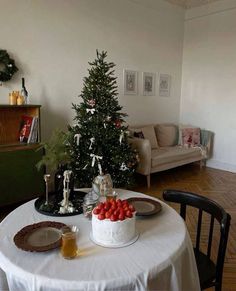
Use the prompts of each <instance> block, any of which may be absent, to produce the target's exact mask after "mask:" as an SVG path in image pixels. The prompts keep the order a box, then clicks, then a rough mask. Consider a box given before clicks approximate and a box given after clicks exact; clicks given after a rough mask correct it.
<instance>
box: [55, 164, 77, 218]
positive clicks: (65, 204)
mask: <svg viewBox="0 0 236 291" xmlns="http://www.w3.org/2000/svg"><path fill="white" fill-rule="evenodd" d="M71 175H72V171H70V170H66V171H65V172H64V174H63V176H64V180H63V186H64V188H63V200H62V201H61V202H60V205H61V207H60V210H59V213H61V214H64V213H72V212H74V211H75V208H74V206H73V204H72V202H71V201H69V197H70V179H71Z"/></svg>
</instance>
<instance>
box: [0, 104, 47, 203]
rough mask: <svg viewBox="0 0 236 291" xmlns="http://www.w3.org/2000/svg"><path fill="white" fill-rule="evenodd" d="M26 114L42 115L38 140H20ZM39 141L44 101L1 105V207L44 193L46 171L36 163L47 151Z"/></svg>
mask: <svg viewBox="0 0 236 291" xmlns="http://www.w3.org/2000/svg"><path fill="white" fill-rule="evenodd" d="M22 115H30V116H33V117H34V116H37V117H38V119H39V126H38V139H37V142H36V143H34V144H27V143H26V144H24V143H20V142H19V140H18V136H19V126H20V121H21V117H22ZM39 142H40V105H21V106H11V105H0V207H2V206H5V205H8V204H13V203H17V202H21V201H25V200H29V199H31V198H34V197H38V196H41V195H43V194H44V180H43V175H44V171H43V170H41V171H38V170H37V168H36V166H35V165H36V164H37V162H38V161H39V160H40V159H41V158H42V156H43V154H44V150H43V148H40V146H39Z"/></svg>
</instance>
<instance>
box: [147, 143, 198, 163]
mask: <svg viewBox="0 0 236 291" xmlns="http://www.w3.org/2000/svg"><path fill="white" fill-rule="evenodd" d="M191 158H196V159H198V158H199V160H201V158H202V152H201V149H200V148H198V147H195V148H193V147H192V148H187V147H180V146H174V147H159V148H158V149H155V150H152V167H156V166H158V165H161V164H167V163H173V162H179V161H182V160H185V159H191Z"/></svg>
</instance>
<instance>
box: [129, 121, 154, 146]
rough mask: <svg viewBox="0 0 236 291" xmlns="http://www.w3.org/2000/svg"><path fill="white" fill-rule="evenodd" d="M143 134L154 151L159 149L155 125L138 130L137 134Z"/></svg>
mask: <svg viewBox="0 0 236 291" xmlns="http://www.w3.org/2000/svg"><path fill="white" fill-rule="evenodd" d="M140 131H141V132H142V133H143V136H144V138H145V139H148V140H149V141H150V144H151V148H152V149H156V148H158V143H157V138H156V133H155V129H154V126H153V125H147V126H144V127H141V128H138V129H135V132H140Z"/></svg>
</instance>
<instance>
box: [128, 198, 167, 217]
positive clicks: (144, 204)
mask: <svg viewBox="0 0 236 291" xmlns="http://www.w3.org/2000/svg"><path fill="white" fill-rule="evenodd" d="M127 201H128V202H129V204H132V205H133V206H134V208H135V210H136V216H150V215H154V214H157V213H158V212H160V211H161V208H162V207H161V203H159V202H158V201H156V200H153V199H150V198H144V197H143V198H141V197H131V198H128V199H127Z"/></svg>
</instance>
